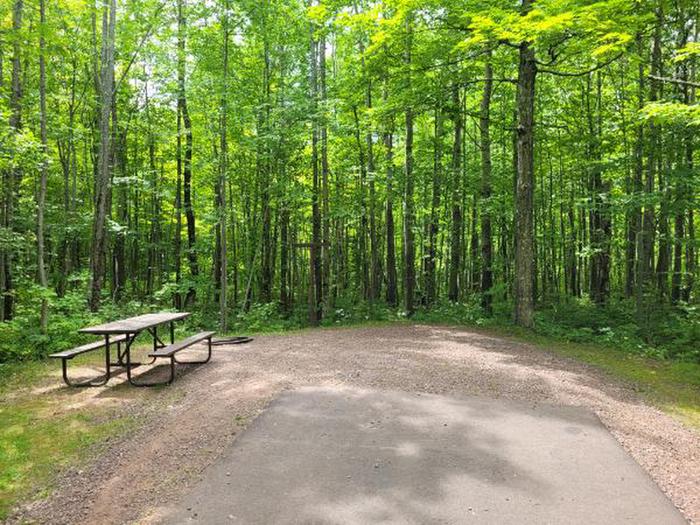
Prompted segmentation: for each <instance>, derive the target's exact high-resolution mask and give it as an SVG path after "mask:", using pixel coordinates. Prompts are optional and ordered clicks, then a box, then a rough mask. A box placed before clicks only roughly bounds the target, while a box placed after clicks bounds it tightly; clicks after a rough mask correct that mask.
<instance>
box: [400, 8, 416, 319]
mask: <svg viewBox="0 0 700 525" xmlns="http://www.w3.org/2000/svg"><path fill="white" fill-rule="evenodd" d="M411 24H412V20H411V16H410V15H409V16H408V17H407V18H406V35H407V36H406V48H405V51H404V63H405V66H406V68H407V69H408V71H407V72H406V78H407V82H408V90H409V92H410V89H411V71H410V68H411V46H412V38H413V36H412V27H411ZM405 121H406V141H405V157H406V161H405V168H404V178H405V180H404V195H403V259H404V267H403V288H404V310H405V311H406V315H409V316H410V315H412V314H413V310H414V306H413V300H414V297H413V295H414V290H415V284H416V276H415V272H416V268H415V264H416V261H415V258H416V247H415V244H414V240H413V236H414V234H413V224H414V219H415V217H414V215H415V213H414V202H413V186H414V180H413V108H412V107H411V103H410V102H409V104H408V107H407V108H406V113H405Z"/></svg>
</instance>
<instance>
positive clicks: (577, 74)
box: [538, 53, 623, 77]
mask: <svg viewBox="0 0 700 525" xmlns="http://www.w3.org/2000/svg"><path fill="white" fill-rule="evenodd" d="M622 55H623V54H622V53H619V54H617V55H615V56H614V57H612V58H611V59H610V60H606V61H605V62H603V63H601V64H597V65H595V66H594V67H592V68H590V69H586V70H585V71H557V70H556V69H538V72H540V73H549V74H550V75H555V76H557V77H582V76H584V75H588V74H590V73H593V72H594V71H598V70H599V69H603V68H604V67H606V66H609V65H610V64H612V63H613V62H615V61H616V60H618V59H619V58H621V57H622Z"/></svg>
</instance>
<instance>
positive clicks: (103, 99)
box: [89, 0, 117, 312]
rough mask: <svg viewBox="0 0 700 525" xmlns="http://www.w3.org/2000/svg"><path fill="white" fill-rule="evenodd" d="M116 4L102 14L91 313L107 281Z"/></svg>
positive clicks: (113, 1)
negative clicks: (107, 227)
mask: <svg viewBox="0 0 700 525" xmlns="http://www.w3.org/2000/svg"><path fill="white" fill-rule="evenodd" d="M116 16H117V5H116V0H109V3H105V4H104V7H103V10H102V52H101V72H100V90H99V95H100V100H99V105H100V120H99V123H100V144H99V150H98V156H97V158H98V161H97V165H98V169H97V180H96V181H95V215H94V220H93V225H92V251H91V258H90V265H91V269H92V278H91V283H90V300H89V306H90V310H91V311H93V312H95V311H97V310H98V308H99V307H100V298H101V297H100V296H101V294H102V286H103V284H104V277H105V258H106V242H107V239H106V230H105V226H106V224H107V215H108V213H109V201H110V187H111V183H112V181H111V179H112V177H111V175H112V166H111V160H112V130H111V129H110V117H111V115H112V105H113V102H114V35H115V26H116Z"/></svg>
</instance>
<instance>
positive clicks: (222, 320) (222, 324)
mask: <svg viewBox="0 0 700 525" xmlns="http://www.w3.org/2000/svg"><path fill="white" fill-rule="evenodd" d="M228 13H229V1H228V0H226V2H225V3H224V13H223V22H222V29H223V37H224V46H223V47H224V50H223V71H222V75H223V86H222V93H221V119H220V120H221V123H220V125H221V131H220V133H221V146H220V149H221V153H220V155H221V157H220V163H219V181H218V186H219V210H218V222H219V239H220V240H219V244H220V248H219V257H220V259H219V328H220V330H221V332H222V333H226V331H227V330H228V232H227V228H226V222H227V221H226V219H227V212H228V210H227V207H226V179H227V176H228V139H227V135H226V131H227V129H226V128H227V126H228V122H227V118H226V117H227V114H228V47H229V27H228V23H229V20H228V16H229V15H228Z"/></svg>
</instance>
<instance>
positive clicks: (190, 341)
mask: <svg viewBox="0 0 700 525" xmlns="http://www.w3.org/2000/svg"><path fill="white" fill-rule="evenodd" d="M189 315H190V313H189V312H175V313H173V312H161V313H153V314H144V315H139V316H136V317H130V318H128V319H122V320H119V321H112V322H109V323H104V324H100V325H96V326H89V327H87V328H81V329H80V330H79V332H81V333H86V334H95V335H100V336H102V337H103V338H104V339H103V340H102V341H95V342H93V343H87V344H84V345H81V346H78V347H76V348H72V349H70V350H65V351H63V352H57V353H55V354H51V355H50V356H49V357H52V358H54V359H61V363H62V369H63V380H64V381H65V382H66V384H67V385H69V386H78V387H92V386H102V385H104V384H106V383H107V382H108V381H109V380H110V378H111V376H112V368H113V367H119V368H125V369H126V377H127V380H128V381H129V383H130V384H132V385H134V386H156V385H162V384H170V383H172V382H173V379H174V378H175V363H182V364H203V363H207V362H209V360H210V359H211V347H212V342H211V338H212V336H213V335H214V332H200V333H198V334H196V335H193V336H190V337H188V338H186V339H183V340H182V341H179V342H175V322H176V321H180V320H182V319H185V318H186V317H188V316H189ZM166 324H167V325H169V329H170V330H169V331H170V344H169V345H166V344H165V343H164V342H163V341H162V340H161V338H160V337H159V335H158V327H159V326H162V325H166ZM143 332H146V333H148V334H150V335H151V336H152V337H153V350H152V351H151V352H150V353H149V354H148V357H150V358H151V361H150V362H148V363H145V364H153V363H154V362H155V361H156V359H158V358H168V359H169V360H170V367H169V368H170V374H169V377H168V379H167V380H166V381H157V382H138V381H134V378H133V376H132V373H131V371H132V369H134V368H136V367H137V366H140V365H141V364H144V363H138V362H132V360H131V346H132V344H133V343H134V340H135V339H136V338H137V337H138V336H139V335H140V334H141V333H143ZM204 340H206V341H207V357H206V359H202V360H197V361H178V360H177V358H176V357H175V354H177V353H178V352H180V351H181V350H184V349H186V348H189V347H191V346H193V345H195V344H197V343H199V342H201V341H204ZM114 344H116V345H117V355H116V357H117V360H116V362H112V360H111V357H110V347H111V346H112V345H114ZM122 346H123V348H122ZM103 348H104V351H105V375H104V376H102V378H101V379H100V378H96V379H91V380H88V381H83V382H74V381H71V380H70V379H69V377H68V361H70V360H71V359H73V358H74V357H76V356H78V355H81V354H84V353H86V352H91V351H96V350H101V349H103Z"/></svg>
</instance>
